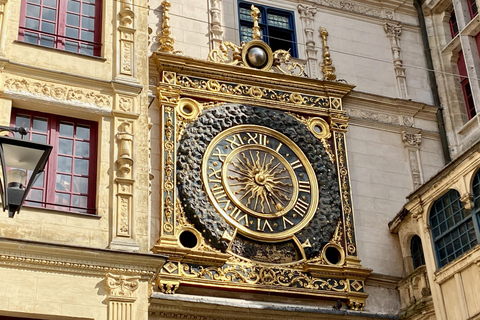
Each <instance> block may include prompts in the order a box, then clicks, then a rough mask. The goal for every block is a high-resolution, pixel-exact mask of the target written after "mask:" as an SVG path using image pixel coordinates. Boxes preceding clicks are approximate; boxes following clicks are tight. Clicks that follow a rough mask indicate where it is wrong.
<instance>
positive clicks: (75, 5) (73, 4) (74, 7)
mask: <svg viewBox="0 0 480 320" xmlns="http://www.w3.org/2000/svg"><path fill="white" fill-rule="evenodd" d="M67 10H68V11H72V12H75V13H80V2H78V1H72V0H68V4H67Z"/></svg>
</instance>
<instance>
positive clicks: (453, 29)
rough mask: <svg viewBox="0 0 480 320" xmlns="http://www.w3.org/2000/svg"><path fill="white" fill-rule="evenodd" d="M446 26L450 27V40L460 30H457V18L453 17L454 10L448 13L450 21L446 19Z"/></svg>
mask: <svg viewBox="0 0 480 320" xmlns="http://www.w3.org/2000/svg"><path fill="white" fill-rule="evenodd" d="M448 25H449V27H450V34H451V36H452V39H453V38H455V37H456V36H457V35H458V33H459V32H460V30H459V29H458V22H457V16H456V15H455V10H453V9H452V11H451V12H450V19H448Z"/></svg>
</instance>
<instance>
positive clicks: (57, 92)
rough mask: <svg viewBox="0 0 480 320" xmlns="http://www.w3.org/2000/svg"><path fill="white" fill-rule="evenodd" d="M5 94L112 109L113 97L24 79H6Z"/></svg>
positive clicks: (10, 77)
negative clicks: (19, 94)
mask: <svg viewBox="0 0 480 320" xmlns="http://www.w3.org/2000/svg"><path fill="white" fill-rule="evenodd" d="M4 85H5V92H15V93H21V94H24V95H33V96H35V97H39V98H42V99H52V100H56V101H61V102H67V103H72V104H78V103H81V104H85V105H89V106H94V107H97V108H98V107H100V108H111V107H112V97H110V96H107V95H104V94H100V93H99V92H97V91H93V90H86V89H84V88H79V87H72V86H66V85H60V84H56V83H51V82H45V81H40V80H33V79H28V78H24V77H12V76H6V77H5V83H4Z"/></svg>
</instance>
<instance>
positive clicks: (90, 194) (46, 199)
mask: <svg viewBox="0 0 480 320" xmlns="http://www.w3.org/2000/svg"><path fill="white" fill-rule="evenodd" d="M18 115H23V116H28V117H30V127H29V128H27V129H28V130H29V133H28V136H27V137H28V139H29V140H31V139H32V134H33V133H36V132H35V131H34V130H33V129H32V124H33V119H34V118H44V119H47V131H46V133H45V134H44V135H45V136H46V137H47V142H46V143H47V144H50V145H52V146H53V149H52V152H51V154H50V157H49V160H48V161H47V164H46V166H45V173H44V175H43V179H44V181H43V185H42V186H41V187H39V186H32V190H43V195H42V201H41V202H37V201H34V200H28V197H27V201H26V202H25V205H26V206H30V207H40V208H46V209H53V210H59V211H63V212H72V213H84V214H89V215H95V214H96V198H97V146H98V123H97V122H94V121H89V120H83V119H77V118H71V117H64V116H60V115H55V114H50V113H44V112H38V111H31V110H26V109H19V108H12V112H11V120H10V124H11V126H15V125H16V119H17V116H18ZM65 122H68V123H73V124H74V128H77V127H78V126H89V128H90V131H89V132H90V133H89V140H85V139H78V138H77V137H76V134H75V133H76V132H75V133H74V135H73V137H72V139H69V140H73V141H74V142H73V143H72V148H73V149H72V155H71V158H72V162H71V165H72V168H71V173H70V175H71V178H72V179H71V182H70V184H71V185H72V186H73V185H74V177H88V179H89V180H88V183H87V193H86V194H84V193H81V192H74V190H73V188H71V189H70V191H68V192H67V191H66V190H57V174H65V173H62V172H61V171H59V170H58V167H57V165H58V156H59V155H60V156H62V154H61V153H60V152H59V139H60V133H59V131H60V123H65ZM41 134H43V133H41ZM27 137H26V139H27ZM63 138H64V139H65V137H63ZM84 141H88V142H89V149H88V150H89V156H88V174H87V175H85V174H83V175H82V174H78V173H75V172H74V168H75V167H74V165H75V164H74V163H75V159H80V160H85V157H81V156H76V155H75V145H76V143H75V142H84ZM66 174H68V173H66ZM32 190H31V191H32ZM58 191H60V193H63V194H69V195H70V201H69V205H64V204H59V203H56V201H55V199H56V198H55V197H56V193H57V192H58ZM74 195H80V196H86V197H87V206H86V208H83V207H75V206H73V196H74Z"/></svg>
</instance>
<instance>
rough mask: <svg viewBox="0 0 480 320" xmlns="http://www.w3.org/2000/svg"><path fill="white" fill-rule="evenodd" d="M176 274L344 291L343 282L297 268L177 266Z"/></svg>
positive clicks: (346, 286) (191, 277) (189, 277)
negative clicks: (177, 272)
mask: <svg viewBox="0 0 480 320" xmlns="http://www.w3.org/2000/svg"><path fill="white" fill-rule="evenodd" d="M180 275H181V276H183V277H185V278H186V279H201V280H204V279H212V280H213V281H215V282H230V283H232V282H234V283H245V284H249V285H268V286H278V287H283V288H288V287H289V288H295V289H297V288H302V289H310V290H316V291H333V292H347V291H348V285H347V282H346V281H345V280H343V279H335V278H319V277H313V276H311V275H309V274H307V273H304V272H302V271H300V270H297V269H291V268H281V267H266V266H262V265H258V264H254V263H251V262H241V263H240V262H237V263H235V264H225V265H223V266H221V267H204V266H198V265H193V264H187V263H181V264H180Z"/></svg>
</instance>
